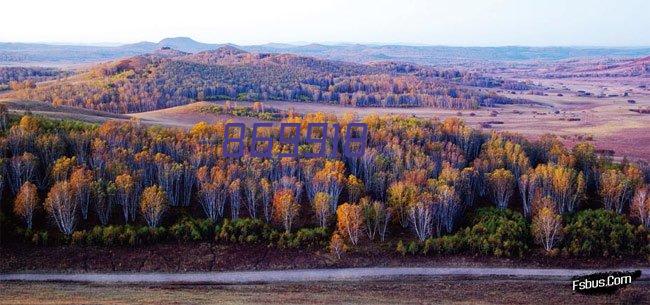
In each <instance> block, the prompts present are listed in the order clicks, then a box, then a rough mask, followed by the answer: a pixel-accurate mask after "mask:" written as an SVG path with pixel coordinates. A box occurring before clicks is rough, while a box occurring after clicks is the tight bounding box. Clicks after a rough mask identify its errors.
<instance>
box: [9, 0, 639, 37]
mask: <svg viewBox="0 0 650 305" xmlns="http://www.w3.org/2000/svg"><path fill="white" fill-rule="evenodd" d="M649 13H650V1H648V0H619V1H599V0H592V1H589V0H535V1H533V0H449V1H440V0H431V1H425V0H399V1H398V0H394V1H390V0H358V1H354V0H329V1H328V0H320V1H309V0H302V1H300V0H229V1H208V0H204V1H198V0H182V1H167V0H158V1H138V0H113V1H92V0H85V1H81V0H79V1H78V0H74V1H66V0H61V1H51V0H50V1H45V0H43V1H37V0H9V1H3V3H2V4H1V5H0V41H2V42H58V43H86V44H91V43H106V42H111V43H131V42H138V41H145V40H146V41H154V42H157V41H159V40H160V39H162V38H165V37H175V36H188V37H191V38H193V39H195V40H198V41H201V42H206V43H235V44H240V45H249V44H262V43H268V42H286V43H294V42H307V43H312V42H314V43H339V42H349V43H382V44H389V43H403V44H417V45H453V46H503V45H527V46H650V34H649V32H650V30H649V29H650V15H648V14H649Z"/></svg>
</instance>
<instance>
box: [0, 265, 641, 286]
mask: <svg viewBox="0 0 650 305" xmlns="http://www.w3.org/2000/svg"><path fill="white" fill-rule="evenodd" d="M608 270H611V269H607V270H600V269H599V270H596V269H528V268H446V267H445V268H346V269H301V270H274V271H235V272H205V273H76V274H64V273H13V274H0V281H38V282H43V281H57V282H87V283H189V284H191V283H210V284H252V283H282V282H314V281H358V280H364V279H385V278H396V277H405V276H434V277H437V276H476V277H490V276H512V277H519V278H537V279H539V278H546V279H553V278H557V279H562V278H569V277H572V276H576V275H583V274H589V273H595V272H601V271H608ZM633 270H638V269H635V268H629V269H617V271H633ZM640 270H641V273H642V275H641V277H640V278H639V279H638V280H645V281H647V280H650V268H641V269H640Z"/></svg>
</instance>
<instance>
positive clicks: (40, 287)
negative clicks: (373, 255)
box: [0, 277, 650, 305]
mask: <svg viewBox="0 0 650 305" xmlns="http://www.w3.org/2000/svg"><path fill="white" fill-rule="evenodd" d="M649 288H650V286H649V285H648V283H647V282H635V283H633V284H632V285H631V286H629V287H626V288H624V289H622V290H620V291H619V292H617V293H615V294H612V295H583V294H577V293H573V292H572V290H571V283H570V282H569V281H558V280H522V279H512V278H490V279H486V278H467V277H443V278H406V279H399V280H377V281H360V282H357V281H351V282H316V283H287V284H273V285H270V284H255V285H181V284H178V285H145V284H142V285H128V286H127V285H102V284H80V283H0V290H1V291H2V294H0V304H13V305H19V304H51V305H58V304H115V305H117V304H398V303H399V304H504V303H507V304H647V303H646V302H648V300H649V297H650V289H649ZM459 291H462V293H459Z"/></svg>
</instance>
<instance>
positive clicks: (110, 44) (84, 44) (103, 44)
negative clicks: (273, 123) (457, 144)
mask: <svg viewBox="0 0 650 305" xmlns="http://www.w3.org/2000/svg"><path fill="white" fill-rule="evenodd" d="M165 39H190V40H192V41H193V42H196V43H200V44H208V45H232V46H238V47H254V46H265V45H272V44H284V45H288V46H292V47H303V46H309V45H323V46H350V45H352V46H353V45H360V46H375V47H382V46H404V47H448V48H513V47H520V48H540V49H543V48H603V49H644V48H650V45H598V44H594V45H524V44H502V45H496V44H495V45H453V44H423V43H409V42H345V41H341V42H331V41H330V42H328V41H321V42H306V41H297V42H276V41H274V42H265V43H252V44H238V43H232V42H201V41H197V40H195V39H193V38H191V37H189V36H176V37H166V38H163V39H161V40H160V41H158V42H155V41H150V40H142V41H135V42H108V41H106V42H74V41H70V42H65V41H0V44H42V45H51V46H75V47H106V48H118V47H123V46H128V45H133V44H140V43H151V44H158V43H160V42H161V41H163V40H165Z"/></svg>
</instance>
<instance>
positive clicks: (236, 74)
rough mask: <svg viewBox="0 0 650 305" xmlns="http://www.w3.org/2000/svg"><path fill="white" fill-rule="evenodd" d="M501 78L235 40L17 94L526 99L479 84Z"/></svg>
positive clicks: (145, 99)
mask: <svg viewBox="0 0 650 305" xmlns="http://www.w3.org/2000/svg"><path fill="white" fill-rule="evenodd" d="M502 83H503V81H501V80H499V79H493V78H489V77H484V76H482V75H478V74H475V73H470V72H461V71H457V70H439V69H435V68H433V67H430V66H419V65H413V64H405V63H398V62H377V63H371V64H358V63H349V62H342V61H332V60H324V59H319V58H315V57H306V56H297V55H292V54H271V53H250V52H246V51H244V50H241V49H237V48H235V47H232V46H223V47H220V48H218V49H215V50H210V51H203V52H198V53H194V54H190V53H186V52H182V51H177V50H174V49H171V48H168V47H163V48H162V49H160V50H157V51H155V52H153V53H148V54H144V55H138V56H134V57H130V58H125V59H121V60H117V61H112V62H107V63H102V64H98V65H95V66H92V67H91V68H89V69H87V70H83V71H82V72H81V73H79V74H77V75H75V76H71V77H67V78H65V79H62V80H59V81H56V82H46V83H41V84H39V85H38V86H36V87H35V88H31V87H29V88H25V89H22V90H18V91H15V92H13V93H12V94H11V95H12V96H13V97H15V98H20V99H29V100H40V101H47V102H50V103H52V104H54V105H68V106H75V107H83V108H89V109H96V110H101V111H107V112H113V113H131V112H142V111H150V110H156V109H163V108H169V107H174V106H179V105H185V104H188V103H190V102H194V101H200V100H207V101H210V100H241V101H254V100H264V101H272V100H281V101H302V102H314V103H325V104H337V105H344V106H356V107H420V106H428V107H440V108H451V109H475V108H477V107H480V106H489V105H494V104H511V103H525V102H526V101H524V100H518V99H511V98H505V97H503V96H499V95H496V94H494V93H489V92H487V91H485V90H481V89H480V88H470V87H469V86H477V87H498V86H501V85H502Z"/></svg>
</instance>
